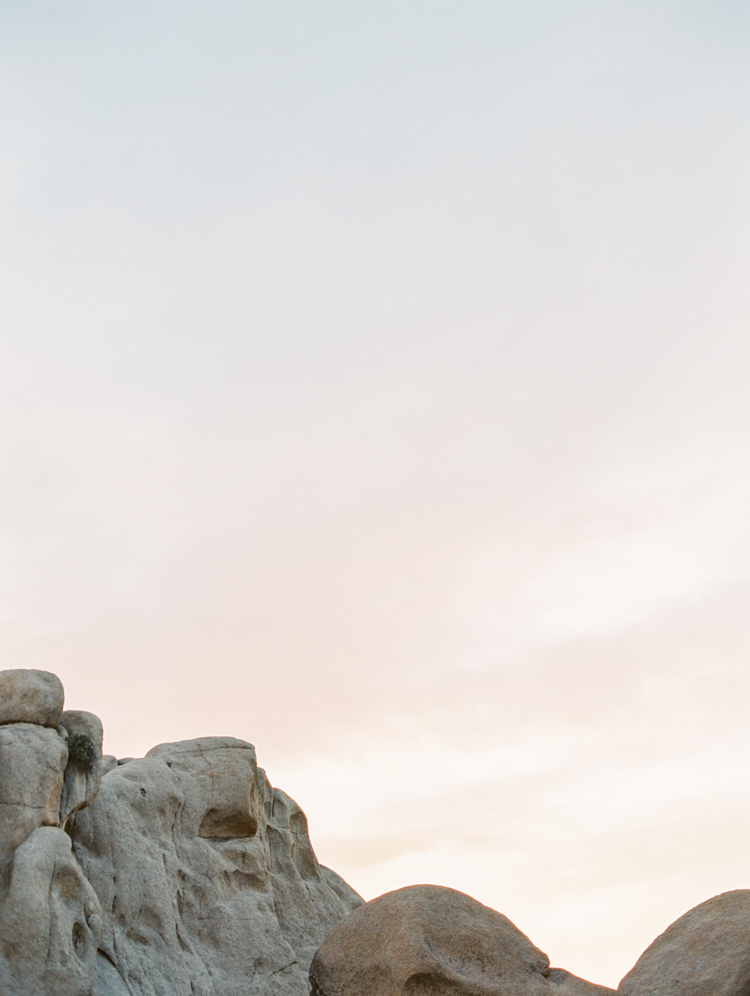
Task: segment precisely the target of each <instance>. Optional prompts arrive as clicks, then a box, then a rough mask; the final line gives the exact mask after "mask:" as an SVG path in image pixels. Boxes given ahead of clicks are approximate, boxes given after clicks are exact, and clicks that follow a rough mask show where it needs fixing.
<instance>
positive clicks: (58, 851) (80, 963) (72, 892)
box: [0, 827, 102, 996]
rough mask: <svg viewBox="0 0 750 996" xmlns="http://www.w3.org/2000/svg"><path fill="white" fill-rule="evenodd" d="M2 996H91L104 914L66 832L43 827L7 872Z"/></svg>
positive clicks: (0, 945) (1, 918)
mask: <svg viewBox="0 0 750 996" xmlns="http://www.w3.org/2000/svg"><path fill="white" fill-rule="evenodd" d="M5 877H6V888H5V890H4V894H3V898H2V901H0V993H2V996H91V985H92V981H93V977H94V962H95V958H96V949H97V946H98V943H99V938H100V936H101V930H102V920H101V907H100V905H99V901H98V899H97V897H96V894H95V892H94V890H93V888H92V887H91V885H90V884H89V882H88V881H87V880H86V878H85V877H84V875H83V872H82V871H81V868H80V866H79V864H78V862H77V861H76V859H75V858H74V856H73V854H72V853H71V848H70V838H69V837H68V835H67V834H66V833H64V831H62V830H58V829H55V828H53V827H40V828H39V829H37V830H34V831H33V833H31V834H30V835H29V837H28V838H27V839H26V840H25V841H24V842H23V843H22V844H21V845H20V846H19V847H18V849H17V850H16V852H15V854H14V855H13V858H12V863H11V864H10V867H6V869H5Z"/></svg>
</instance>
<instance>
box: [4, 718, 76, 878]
mask: <svg viewBox="0 0 750 996" xmlns="http://www.w3.org/2000/svg"><path fill="white" fill-rule="evenodd" d="M67 760H68V748H67V746H66V744H65V741H64V739H63V738H62V737H61V736H59V735H58V733H57V731H56V730H50V729H47V728H46V727H43V726H35V725H32V724H30V723H13V724H12V725H8V726H0V861H1V860H3V859H5V860H7V859H8V858H10V857H11V855H12V854H13V852H14V851H15V849H16V848H17V847H18V846H19V845H21V844H22V843H23V842H24V841H25V840H26V838H27V837H28V836H29V834H30V833H31V832H32V831H33V830H36V828H37V827H42V826H47V827H56V826H58V825H59V822H60V797H61V795H62V790H63V779H64V772H65V765H66V763H67Z"/></svg>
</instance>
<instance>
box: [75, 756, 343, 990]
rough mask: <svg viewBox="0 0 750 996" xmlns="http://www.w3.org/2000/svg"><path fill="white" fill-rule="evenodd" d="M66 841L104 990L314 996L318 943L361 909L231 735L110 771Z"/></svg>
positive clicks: (289, 805)
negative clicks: (94, 928) (93, 906)
mask: <svg viewBox="0 0 750 996" xmlns="http://www.w3.org/2000/svg"><path fill="white" fill-rule="evenodd" d="M72 835H73V841H74V850H75V853H76V855H77V857H78V860H79V862H80V864H81V867H82V868H83V870H84V872H85V874H86V876H87V878H88V879H89V881H90V882H91V883H92V885H93V886H94V889H95V890H96V893H97V895H98V896H99V899H100V901H101V903H102V907H103V918H104V932H103V936H102V940H101V944H100V949H101V954H100V957H99V963H98V967H97V974H96V982H95V986H94V992H95V994H96V996H125V994H127V996H162V994H169V996H297V994H298V996H307V993H308V991H309V990H308V983H307V969H308V967H309V964H310V960H311V958H312V955H313V953H314V951H315V949H316V948H317V947H318V945H319V944H320V942H321V941H322V940H323V938H324V937H325V936H326V934H327V933H328V932H329V930H330V929H331V927H333V926H334V925H335V924H336V923H337V922H338V921H339V920H341V919H342V917H344V916H346V915H347V914H348V913H349V912H350V911H351V910H352V909H354V908H355V907H357V906H359V905H360V904H361V899H360V898H359V896H357V894H356V893H354V892H353V891H352V890H351V889H350V888H349V887H348V886H347V885H346V883H345V882H344V881H343V880H342V879H340V878H339V877H338V876H337V875H335V874H334V873H333V872H331V871H329V870H328V869H325V868H322V867H321V866H320V865H319V864H318V862H317V859H316V857H315V854H314V852H313V849H312V846H311V844H310V840H309V837H308V833H307V821H306V819H305V816H304V814H303V813H302V811H301V810H300V808H299V807H298V806H297V805H296V803H294V802H293V801H292V800H291V799H290V798H289V797H288V796H286V795H285V794H284V793H283V792H280V791H279V790H278V789H274V788H272V786H271V785H270V783H269V782H268V779H267V778H266V775H265V772H264V771H262V769H259V768H258V767H257V764H256V760H255V750H254V748H253V747H252V746H251V745H250V744H247V743H244V742H243V741H241V740H234V739H232V738H230V737H209V738H204V739H200V740H191V741H186V742H183V743H176V744H162V745H160V746H159V747H155V748H154V749H153V750H151V751H150V752H149V754H148V755H147V756H146V757H145V758H143V759H141V760H131V761H128V762H126V763H124V764H120V765H117V766H116V767H113V768H112V769H111V770H110V771H108V773H107V774H106V775H105V776H104V779H103V781H102V787H101V790H100V792H99V795H98V796H97V798H96V800H95V801H94V802H93V803H92V805H90V806H89V807H88V808H87V809H85V810H83V811H82V812H80V813H78V814H77V815H76V817H75V819H74V821H73V826H72Z"/></svg>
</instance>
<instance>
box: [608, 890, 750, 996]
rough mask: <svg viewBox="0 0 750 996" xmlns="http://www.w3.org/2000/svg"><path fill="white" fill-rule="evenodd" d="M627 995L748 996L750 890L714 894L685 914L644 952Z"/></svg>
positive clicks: (622, 988) (624, 985)
mask: <svg viewBox="0 0 750 996" xmlns="http://www.w3.org/2000/svg"><path fill="white" fill-rule="evenodd" d="M617 991H618V993H622V994H623V996H748V993H750V890H748V889H737V890H735V891H734V892H723V893H721V895H719V896H714V897H713V899H709V900H708V901H707V902H705V903H701V904H700V906H696V907H694V908H693V909H692V910H689V912H687V913H685V915H684V916H681V917H680V919H679V920H675V922H674V923H673V924H672V925H671V926H670V927H667V929H666V930H665V931H664V933H663V934H660V935H659V937H657V938H656V940H655V941H654V942H653V944H651V945H650V946H649V947H648V948H646V950H645V951H644V952H643V954H642V955H641V957H640V958H639V959H638V961H637V962H636V963H635V965H634V967H633V968H632V969H631V970H630V971H629V972H628V974H627V975H626V976H625V978H624V979H623V980H622V982H621V983H620V985H619V986H618V989H617Z"/></svg>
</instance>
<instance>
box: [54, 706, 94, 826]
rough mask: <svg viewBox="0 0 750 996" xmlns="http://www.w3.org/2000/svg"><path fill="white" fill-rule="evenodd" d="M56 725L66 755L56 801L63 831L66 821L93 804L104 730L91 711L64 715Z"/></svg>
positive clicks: (65, 713)
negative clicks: (61, 786) (62, 739)
mask: <svg viewBox="0 0 750 996" xmlns="http://www.w3.org/2000/svg"><path fill="white" fill-rule="evenodd" d="M60 726H61V727H62V729H63V730H64V731H65V742H66V745H67V747H68V755H69V756H68V764H67V767H66V768H65V778H64V784H63V790H62V797H61V800H60V826H61V827H62V828H63V830H64V829H65V828H66V826H67V824H68V821H69V820H70V818H71V817H72V816H73V815H74V814H75V813H77V812H79V811H80V810H81V809H85V807H86V806H88V805H89V804H90V803H91V802H93V801H94V799H95V798H96V795H97V793H98V792H99V788H100V786H101V784H102V740H103V737H104V731H103V729H102V723H101V720H100V719H99V718H98V716H95V715H94V714H93V713H91V712H75V711H72V710H71V711H68V712H64V713H63V714H62V717H61V719H60Z"/></svg>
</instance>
